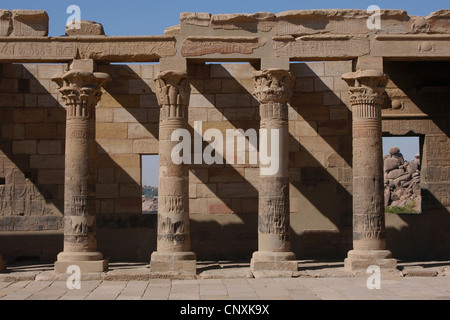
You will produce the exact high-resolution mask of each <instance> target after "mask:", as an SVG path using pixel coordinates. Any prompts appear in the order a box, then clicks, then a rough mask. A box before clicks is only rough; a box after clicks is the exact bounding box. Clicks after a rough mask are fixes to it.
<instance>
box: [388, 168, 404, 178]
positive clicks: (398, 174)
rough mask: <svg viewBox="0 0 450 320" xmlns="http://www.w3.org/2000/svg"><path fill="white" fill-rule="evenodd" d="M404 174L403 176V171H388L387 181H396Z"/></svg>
mask: <svg viewBox="0 0 450 320" xmlns="http://www.w3.org/2000/svg"><path fill="white" fill-rule="evenodd" d="M404 174H405V170H403V169H394V170H391V171H389V173H388V178H389V179H397V178H398V177H401V176H402V175H404Z"/></svg>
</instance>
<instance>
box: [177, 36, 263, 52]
mask: <svg viewBox="0 0 450 320" xmlns="http://www.w3.org/2000/svg"><path fill="white" fill-rule="evenodd" d="M265 43H266V39H265V38H257V37H189V38H187V39H186V40H184V41H183V43H182V45H181V55H182V56H183V57H194V56H203V55H207V54H214V53H219V54H232V53H239V54H252V53H253V52H254V50H255V49H257V48H259V47H262V46H264V44H265Z"/></svg>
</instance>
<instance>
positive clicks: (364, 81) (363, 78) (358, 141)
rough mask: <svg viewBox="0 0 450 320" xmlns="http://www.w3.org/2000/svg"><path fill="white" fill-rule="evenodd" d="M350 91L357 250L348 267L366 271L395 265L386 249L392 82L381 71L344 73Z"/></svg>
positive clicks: (351, 253) (352, 255) (351, 254)
mask: <svg viewBox="0 0 450 320" xmlns="http://www.w3.org/2000/svg"><path fill="white" fill-rule="evenodd" d="M342 79H344V80H345V81H346V82H347V83H348V85H349V91H350V105H351V107H352V112H353V124H352V127H353V250H351V251H349V252H348V257H347V259H345V267H346V268H347V269H350V270H366V269H367V268H368V267H369V266H370V265H377V266H379V267H380V268H383V269H389V268H395V267H396V264H397V263H396V260H395V259H391V252H390V251H388V250H386V237H385V213H384V178H383V150H382V131H381V106H382V105H383V97H384V91H385V87H386V83H387V81H388V77H387V75H385V74H383V72H381V71H377V70H362V71H357V72H350V73H346V74H344V75H343V76H342Z"/></svg>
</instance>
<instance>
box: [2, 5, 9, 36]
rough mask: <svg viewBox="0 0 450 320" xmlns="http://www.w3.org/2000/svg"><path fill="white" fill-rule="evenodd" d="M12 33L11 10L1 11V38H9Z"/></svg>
mask: <svg viewBox="0 0 450 320" xmlns="http://www.w3.org/2000/svg"><path fill="white" fill-rule="evenodd" d="M11 32H12V14H11V11H9V10H0V36H1V37H7V36H9V35H10V34H11Z"/></svg>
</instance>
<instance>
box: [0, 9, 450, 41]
mask: <svg viewBox="0 0 450 320" xmlns="http://www.w3.org/2000/svg"><path fill="white" fill-rule="evenodd" d="M70 5H77V6H79V7H80V9H81V19H83V20H91V21H96V22H100V23H102V24H103V27H104V29H105V32H106V34H107V35H110V36H118V35H161V34H163V32H164V29H165V28H167V27H170V26H173V25H177V24H178V23H179V17H180V12H210V13H212V14H215V13H238V12H246V13H254V12H259V11H266V12H273V13H278V12H282V11H286V10H301V9H345V8H347V9H349V8H350V9H364V10H365V9H367V8H368V7H369V6H370V5H377V6H379V7H380V8H382V9H403V10H406V11H407V12H408V13H409V14H410V15H422V16H426V15H428V14H429V13H430V12H433V11H437V10H439V9H446V8H449V2H448V0H447V1H444V0H433V1H412V0H409V1H385V0H381V1H380V0H371V1H364V0H360V1H354V0H348V1H345V0H342V1H329V0H328V1H325V0H315V1H301V0H296V1H292V0H287V1H284V0H226V1H215V0H158V1H155V0H147V1H137V0H128V1H100V0H89V1H86V0H59V1H56V0H43V1H35V0H14V1H6V0H2V4H1V5H0V8H2V9H10V10H12V9H42V10H45V11H47V13H48V14H49V16H50V31H49V35H50V36H59V35H62V34H64V33H65V24H66V21H67V18H69V16H70V14H68V13H66V12H67V7H68V6H70Z"/></svg>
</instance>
